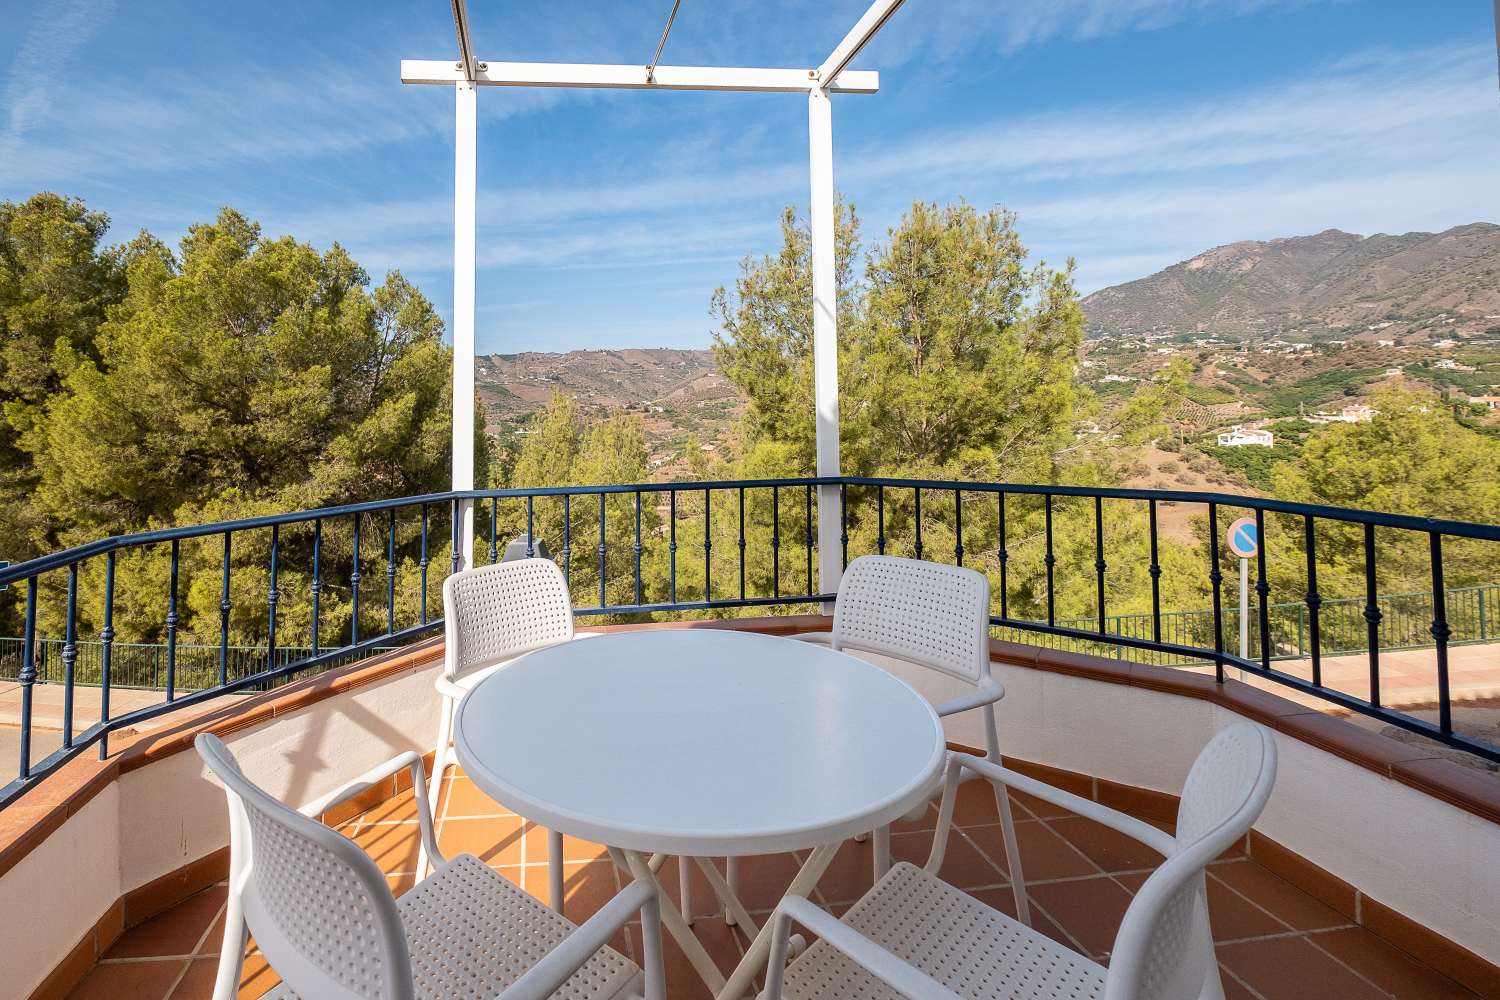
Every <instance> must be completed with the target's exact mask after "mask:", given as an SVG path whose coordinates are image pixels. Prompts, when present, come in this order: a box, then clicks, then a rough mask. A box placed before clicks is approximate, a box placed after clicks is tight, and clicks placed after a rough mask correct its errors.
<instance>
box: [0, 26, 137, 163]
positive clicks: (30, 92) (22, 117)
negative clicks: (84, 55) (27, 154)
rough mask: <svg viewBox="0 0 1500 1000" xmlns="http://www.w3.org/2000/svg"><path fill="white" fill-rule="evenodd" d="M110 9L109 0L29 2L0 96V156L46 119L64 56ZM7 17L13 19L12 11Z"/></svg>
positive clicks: (64, 70)
mask: <svg viewBox="0 0 1500 1000" xmlns="http://www.w3.org/2000/svg"><path fill="white" fill-rule="evenodd" d="M113 11H114V0H50V2H46V3H39V4H37V5H36V6H35V8H34V9H33V16H32V19H31V24H30V26H29V27H28V28H27V29H26V33H25V35H24V36H23V37H22V39H21V45H20V48H19V49H17V51H16V55H15V58H14V59H13V60H12V61H11V65H10V72H9V73H8V74H7V79H6V83H5V91H4V94H5V97H4V100H3V101H0V105H3V107H4V108H5V109H7V111H8V113H7V114H6V116H5V130H4V132H0V160H10V159H11V158H12V157H14V155H15V150H16V147H17V146H18V145H19V144H20V143H21V141H22V139H23V138H24V136H25V135H26V134H27V133H28V132H30V131H32V130H33V129H34V128H35V127H36V126H37V125H38V124H40V123H42V122H43V121H45V120H46V119H47V117H48V115H49V113H50V111H51V108H52V103H53V100H54V95H55V94H56V93H57V91H58V86H57V85H58V81H59V80H61V79H62V77H63V76H64V75H65V74H66V73H67V72H68V60H69V58H70V57H71V56H72V55H73V53H75V52H76V51H77V50H78V49H79V48H80V47H81V46H83V45H84V44H85V43H86V42H88V40H89V38H90V37H91V36H92V35H93V34H94V33H95V32H96V31H98V30H99V27H100V26H101V25H102V24H103V23H104V22H105V21H106V20H108V19H109V16H110V14H111V13H113ZM8 17H9V18H15V19H19V15H18V13H17V12H16V11H15V10H12V12H11V14H10V15H8ZM11 23H12V25H16V20H12V21H11Z"/></svg>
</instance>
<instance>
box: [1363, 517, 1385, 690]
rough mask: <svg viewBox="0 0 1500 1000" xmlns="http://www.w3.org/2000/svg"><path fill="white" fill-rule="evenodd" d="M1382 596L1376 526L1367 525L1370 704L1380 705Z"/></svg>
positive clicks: (1367, 636)
mask: <svg viewBox="0 0 1500 1000" xmlns="http://www.w3.org/2000/svg"><path fill="white" fill-rule="evenodd" d="M1382 617H1383V616H1382V615H1381V612H1380V595H1379V593H1378V592H1377V591H1376V579H1375V525H1373V524H1366V525H1365V641H1366V643H1367V644H1368V645H1369V647H1370V704H1371V705H1374V706H1377V707H1378V706H1379V705H1380V619H1381V618H1382Z"/></svg>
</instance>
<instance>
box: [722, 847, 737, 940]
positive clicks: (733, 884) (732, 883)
mask: <svg viewBox="0 0 1500 1000" xmlns="http://www.w3.org/2000/svg"><path fill="white" fill-rule="evenodd" d="M724 881H725V882H727V883H728V884H729V894H730V895H731V896H738V895H739V894H740V859H739V858H736V857H733V856H730V857H727V858H725V859H724ZM724 922H725V923H726V924H728V925H729V926H731V927H733V926H734V914H732V913H730V912H729V911H728V910H727V909H726V910H725V911H724Z"/></svg>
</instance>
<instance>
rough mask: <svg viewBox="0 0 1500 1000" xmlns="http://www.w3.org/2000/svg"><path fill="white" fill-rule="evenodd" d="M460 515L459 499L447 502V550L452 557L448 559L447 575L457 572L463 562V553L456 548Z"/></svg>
mask: <svg viewBox="0 0 1500 1000" xmlns="http://www.w3.org/2000/svg"><path fill="white" fill-rule="evenodd" d="M461 516H462V515H461V514H460V512H459V501H457V500H454V501H452V502H451V503H450V504H449V506H448V535H449V539H448V548H449V551H450V552H451V553H452V554H453V558H452V559H451V560H449V566H448V575H449V576H452V575H453V574H454V573H457V572H458V567H459V566H460V565H461V564H462V562H463V555H462V553H460V552H459V551H458V548H459V530H460V529H459V525H460V524H462V521H461Z"/></svg>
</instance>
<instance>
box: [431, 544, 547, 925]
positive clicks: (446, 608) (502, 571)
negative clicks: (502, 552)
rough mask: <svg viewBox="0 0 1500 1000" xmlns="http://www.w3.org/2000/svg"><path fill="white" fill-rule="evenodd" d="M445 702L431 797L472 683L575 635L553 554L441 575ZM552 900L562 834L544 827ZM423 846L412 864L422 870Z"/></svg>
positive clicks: (440, 684)
mask: <svg viewBox="0 0 1500 1000" xmlns="http://www.w3.org/2000/svg"><path fill="white" fill-rule="evenodd" d="M443 628H444V633H445V638H446V645H445V649H444V653H443V674H442V676H441V677H439V678H438V680H437V690H438V694H439V695H441V696H442V700H443V704H442V709H441V712H442V714H441V715H440V716H439V717H438V737H437V747H436V750H435V752H434V754H433V761H432V778H431V781H432V787H431V789H430V790H429V794H430V796H431V799H432V801H433V802H441V801H442V799H441V797H440V796H441V793H442V782H443V772H444V770H445V769H446V768H447V766H448V765H449V764H451V763H453V759H454V758H453V748H452V746H451V741H452V739H453V712H454V710H455V709H456V708H457V707H458V703H459V701H460V700H461V699H462V698H463V696H464V695H465V694H467V693H468V692H469V690H470V689H471V688H473V687H474V685H475V684H478V683H479V682H480V681H481V680H483V679H484V678H485V677H488V676H489V675H490V674H492V673H494V672H495V671H496V670H499V669H500V668H501V667H504V666H505V665H506V664H508V663H510V662H511V661H512V660H514V659H515V658H516V657H518V656H521V655H523V654H525V653H530V652H532V651H533V650H537V649H542V648H544V647H547V646H554V645H556V644H558V643H560V642H568V641H569V640H571V639H572V638H573V600H572V597H571V596H570V595H569V594H568V582H567V580H566V579H565V578H564V577H563V572H562V570H561V569H559V568H558V565H557V563H555V562H553V561H552V560H550V559H518V560H515V561H513V562H501V563H495V564H494V565H491V566H481V567H478V568H476V569H466V570H464V571H463V572H461V573H455V574H453V575H452V576H450V577H448V579H446V580H444V581H443ZM547 848H548V873H547V874H548V878H549V881H550V884H551V889H552V905H553V908H555V909H556V910H557V912H559V913H561V912H562V909H563V903H562V896H563V893H562V884H563V846H562V834H560V833H558V832H557V831H556V830H549V831H548V832H547ZM427 860H428V859H427V853H426V850H425V848H424V849H423V851H422V852H421V856H420V857H419V858H418V862H417V871H418V872H425V871H426V870H427Z"/></svg>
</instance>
